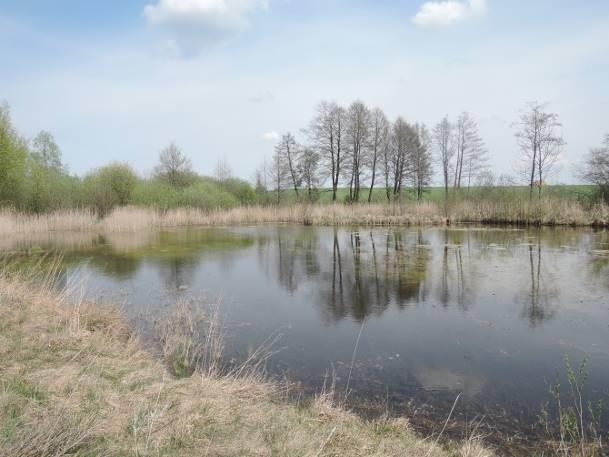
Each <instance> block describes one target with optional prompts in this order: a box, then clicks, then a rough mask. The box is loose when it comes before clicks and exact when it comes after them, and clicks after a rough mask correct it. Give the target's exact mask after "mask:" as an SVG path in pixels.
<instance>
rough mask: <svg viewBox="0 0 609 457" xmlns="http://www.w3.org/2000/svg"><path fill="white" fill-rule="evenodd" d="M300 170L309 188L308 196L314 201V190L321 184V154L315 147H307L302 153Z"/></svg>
mask: <svg viewBox="0 0 609 457" xmlns="http://www.w3.org/2000/svg"><path fill="white" fill-rule="evenodd" d="M299 170H300V176H301V177H302V182H303V184H304V186H305V189H306V190H307V197H308V199H309V201H310V202H312V201H313V200H314V192H315V191H316V190H317V187H318V186H319V184H320V179H319V154H318V153H317V152H316V151H314V150H313V149H310V148H305V149H304V150H303V151H302V154H300V162H299Z"/></svg>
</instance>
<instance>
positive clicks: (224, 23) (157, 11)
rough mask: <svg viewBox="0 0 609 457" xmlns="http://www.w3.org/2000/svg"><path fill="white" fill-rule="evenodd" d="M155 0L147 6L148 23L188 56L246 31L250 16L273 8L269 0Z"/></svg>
mask: <svg viewBox="0 0 609 457" xmlns="http://www.w3.org/2000/svg"><path fill="white" fill-rule="evenodd" d="M155 1H156V3H154V4H149V5H146V6H145V7H144V16H145V17H146V20H147V22H148V24H149V25H150V26H151V27H154V28H157V29H160V30H162V31H164V32H166V33H167V34H168V35H169V38H170V40H171V41H172V42H175V43H176V44H177V45H178V46H179V48H180V51H181V52H182V53H186V54H192V53H196V52H197V51H198V50H200V48H201V47H202V46H205V45H206V44H208V43H209V42H213V41H218V40H221V39H224V38H227V37H229V36H231V35H232V34H234V33H236V32H238V31H240V30H243V29H244V28H245V27H247V25H248V23H249V22H248V17H249V15H251V14H252V13H254V12H255V11H257V10H266V9H268V7H269V0H155Z"/></svg>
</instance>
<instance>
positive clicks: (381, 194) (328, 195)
mask: <svg viewBox="0 0 609 457" xmlns="http://www.w3.org/2000/svg"><path fill="white" fill-rule="evenodd" d="M595 190H596V187H595V186H590V185H581V184H575V185H563V184H561V185H553V186H546V187H544V188H543V189H542V195H543V196H545V197H555V198H561V199H567V200H580V201H590V200H592V199H593V198H594V194H595ZM368 191H369V189H362V190H361V191H360V195H361V198H360V202H367V201H368ZM449 194H450V195H452V196H455V195H458V196H459V197H461V198H472V199H475V198H484V197H492V198H496V199H510V200H511V199H528V198H529V187H528V186H511V187H471V188H470V189H461V190H460V191H459V192H458V193H455V191H454V190H453V189H449ZM537 195H538V193H537V190H535V196H537ZM268 197H269V199H270V200H272V201H273V202H276V201H277V200H276V199H277V194H276V192H274V191H269V196H268ZM300 197H301V199H303V198H305V197H306V192H305V191H304V190H301V191H300ZM348 197H349V189H348V188H346V187H340V188H339V189H338V191H337V197H336V200H337V202H340V203H344V202H346V201H347V200H348ZM316 198H317V201H318V202H319V203H331V202H332V189H329V188H323V189H319V190H317V191H316ZM402 199H403V200H411V201H414V200H415V199H416V197H415V195H414V192H413V191H411V190H410V189H405V190H404V191H403V194H402ZM296 200H297V199H296V194H295V192H294V190H293V189H289V190H282V191H281V202H282V203H288V202H294V201H296ZM443 200H444V188H443V187H429V188H428V189H427V190H426V191H425V193H424V197H423V201H430V202H441V201H443ZM386 201H387V197H386V193H385V189H384V188H380V187H377V188H375V189H374V190H373V192H372V202H373V203H383V202H386Z"/></svg>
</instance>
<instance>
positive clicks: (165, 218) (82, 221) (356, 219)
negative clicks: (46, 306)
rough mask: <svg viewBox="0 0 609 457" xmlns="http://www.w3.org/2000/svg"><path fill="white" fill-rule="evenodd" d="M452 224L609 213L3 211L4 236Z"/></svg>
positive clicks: (489, 208) (419, 207) (542, 209)
mask: <svg viewBox="0 0 609 457" xmlns="http://www.w3.org/2000/svg"><path fill="white" fill-rule="evenodd" d="M448 222H451V223H460V222H476V223H496V224H525V225H572V226H607V225H609V207H608V206H607V205H604V204H597V205H594V206H591V207H584V206H583V205H582V204H581V203H579V202H577V201H573V200H566V199H557V198H549V197H548V198H542V199H534V200H533V201H529V200H522V199H513V200H493V199H477V200H460V201H457V202H452V203H449V204H448V205H447V206H446V207H445V206H444V205H441V204H438V203H433V202H421V203H416V202H410V203H404V204H356V205H343V204H328V205H308V204H294V205H291V206H264V207H263V206H251V207H240V208H232V209H215V210H203V209H197V208H177V209H170V210H165V211H162V210H157V209H154V208H139V207H132V206H127V207H120V208H116V209H114V210H113V211H111V212H110V214H108V215H107V216H106V217H105V218H103V219H98V218H97V216H96V215H95V214H94V213H92V212H90V211H86V210H68V211H60V212H56V213H50V214H41V215H29V214H23V213H19V212H15V211H12V210H3V211H0V236H15V235H17V236H19V235H35V234H48V233H53V232H68V231H72V232H100V233H121V232H138V231H143V230H150V229H158V228H171V227H195V226H227V225H252V224H267V223H280V224H281V223H292V224H305V225H325V226H348V225H367V226H381V225H384V226H390V225H396V226H421V225H443V224H446V223H448Z"/></svg>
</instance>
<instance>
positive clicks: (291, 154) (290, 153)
mask: <svg viewBox="0 0 609 457" xmlns="http://www.w3.org/2000/svg"><path fill="white" fill-rule="evenodd" d="M299 152H300V147H299V146H298V144H297V143H296V139H295V138H294V135H292V134H291V133H289V132H288V133H286V134H284V135H282V136H281V139H280V140H279V143H277V146H275V154H276V155H277V159H278V160H279V166H281V167H282V168H283V169H284V171H283V174H284V175H287V176H289V178H290V180H291V182H292V187H293V188H294V192H295V193H296V198H298V197H299V194H298V187H299V186H300V176H299V173H298V169H297V164H298V161H299V159H298V154H299Z"/></svg>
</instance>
